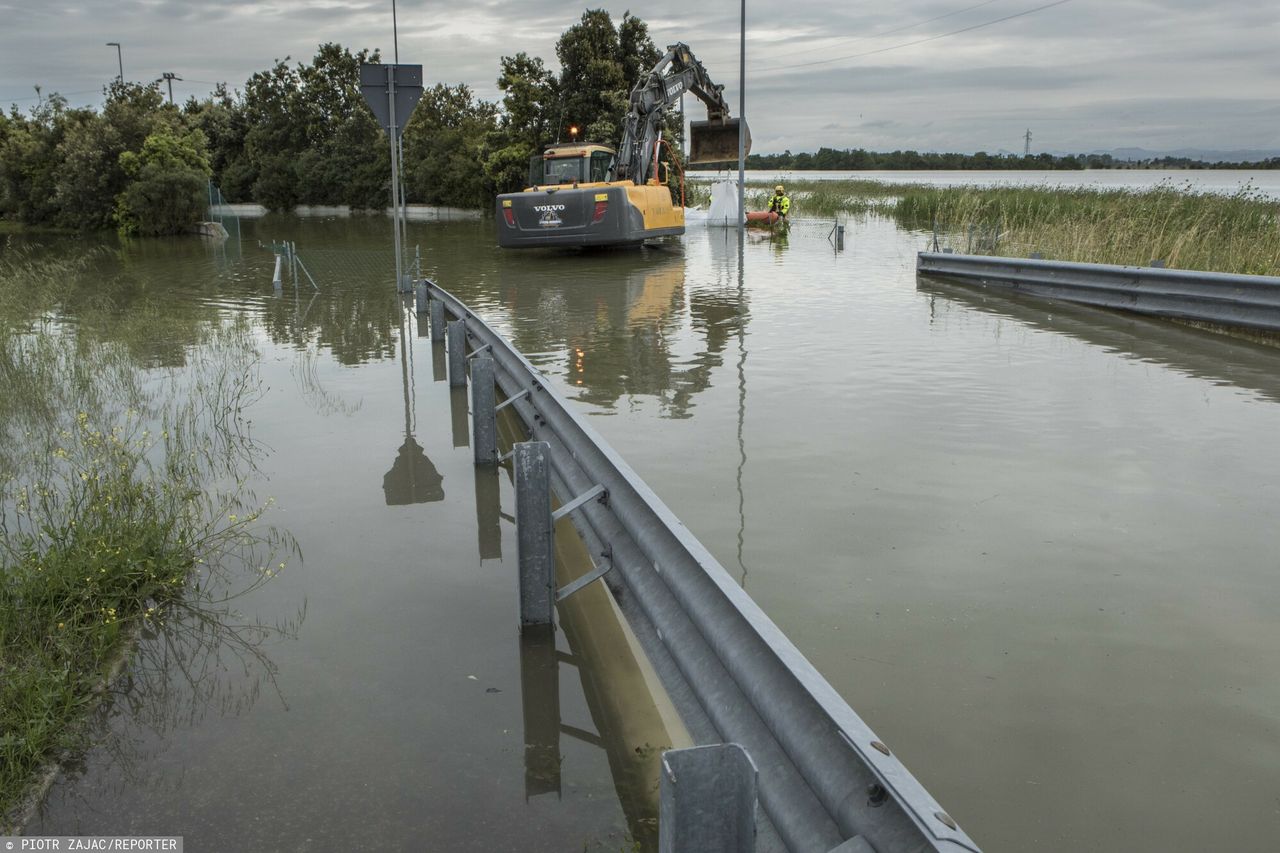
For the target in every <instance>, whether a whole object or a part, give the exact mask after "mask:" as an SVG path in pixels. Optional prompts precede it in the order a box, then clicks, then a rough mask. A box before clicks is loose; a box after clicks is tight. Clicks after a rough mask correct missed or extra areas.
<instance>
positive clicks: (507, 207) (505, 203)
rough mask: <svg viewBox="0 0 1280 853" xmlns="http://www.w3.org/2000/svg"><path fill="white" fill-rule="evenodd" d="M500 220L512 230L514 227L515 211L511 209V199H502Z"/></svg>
mask: <svg viewBox="0 0 1280 853" xmlns="http://www.w3.org/2000/svg"><path fill="white" fill-rule="evenodd" d="M502 218H503V219H505V220H507V225H509V226H511V227H512V228H515V227H516V214H515V211H514V210H512V209H511V199H509V198H504V199H503V200H502Z"/></svg>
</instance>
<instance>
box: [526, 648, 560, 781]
mask: <svg viewBox="0 0 1280 853" xmlns="http://www.w3.org/2000/svg"><path fill="white" fill-rule="evenodd" d="M520 703H521V711H522V715H523V718H524V796H525V799H526V800H528V799H529V798H530V797H538V796H541V795H543V794H555V795H556V796H557V797H559V796H560V659H559V655H558V653H557V652H556V633H555V628H554V627H553V626H551V625H532V626H527V627H526V628H525V629H524V630H523V631H522V632H521V633H520Z"/></svg>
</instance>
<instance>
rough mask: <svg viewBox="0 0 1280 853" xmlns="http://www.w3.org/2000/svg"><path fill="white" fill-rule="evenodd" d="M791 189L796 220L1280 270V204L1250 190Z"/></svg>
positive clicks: (1064, 254)
mask: <svg viewBox="0 0 1280 853" xmlns="http://www.w3.org/2000/svg"><path fill="white" fill-rule="evenodd" d="M770 189H771V186H770V185H768V184H765V183H763V182H751V183H749V184H748V187H747V209H748V210H763V209H765V208H766V207H767V206H768V199H769V194H770ZM787 192H788V194H789V195H790V196H791V200H792V207H791V214H792V218H793V219H803V218H808V217H814V218H822V219H830V218H835V217H839V216H842V215H854V214H862V213H868V212H880V213H884V214H886V215H889V216H892V217H894V218H895V219H897V220H898V222H900V223H901V224H902V225H904V226H906V227H908V228H913V229H919V230H923V231H933V230H935V229H936V231H937V233H938V236H939V242H940V243H942V244H944V245H950V246H952V247H954V248H958V249H959V250H961V251H979V252H990V253H994V254H1001V255H1010V256H1026V255H1029V254H1032V253H1035V252H1038V253H1040V254H1042V255H1043V256H1044V257H1046V258H1051V259H1056V260H1065V261H1084V262H1090V263H1111V264H1134V265H1136V264H1147V263H1150V262H1151V261H1152V260H1161V261H1164V262H1165V264H1166V265H1168V266H1170V267H1179V268H1183V269H1200V270H1215V271H1219V272H1235V273H1251V274H1261V275H1278V274H1280V202H1278V201H1275V200H1273V199H1270V198H1268V197H1266V196H1265V195H1263V194H1262V193H1261V192H1259V191H1258V190H1256V189H1254V188H1252V187H1249V186H1246V187H1244V188H1242V189H1240V190H1238V191H1237V192H1235V193H1234V194H1232V195H1219V194H1216V193H1209V192H1202V191H1196V190H1195V189H1194V188H1193V187H1191V186H1190V185H1187V186H1183V187H1179V186H1175V185H1173V184H1168V183H1166V184H1162V185H1160V186H1157V187H1155V188H1153V189H1149V190H1123V189H1120V190H1106V189H1091V188H1068V187H1055V186H1026V187H1008V186H1001V187H972V186H960V187H933V186H923V185H917V184H887V183H877V182H874V181H792V182H790V183H789V184H787Z"/></svg>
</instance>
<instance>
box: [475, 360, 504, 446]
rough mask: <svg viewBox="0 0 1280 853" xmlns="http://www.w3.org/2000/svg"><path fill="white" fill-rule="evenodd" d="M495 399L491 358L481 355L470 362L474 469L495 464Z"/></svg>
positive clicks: (496, 440)
mask: <svg viewBox="0 0 1280 853" xmlns="http://www.w3.org/2000/svg"><path fill="white" fill-rule="evenodd" d="M494 397H495V393H494V379H493V358H492V357H491V356H490V355H489V354H488V353H484V354H482V355H478V356H476V357H475V358H473V359H472V360H471V447H472V450H473V451H474V454H475V462H476V464H477V465H492V464H493V463H495V462H497V461H498V421H497V412H496V410H495V408H494V403H495V400H494Z"/></svg>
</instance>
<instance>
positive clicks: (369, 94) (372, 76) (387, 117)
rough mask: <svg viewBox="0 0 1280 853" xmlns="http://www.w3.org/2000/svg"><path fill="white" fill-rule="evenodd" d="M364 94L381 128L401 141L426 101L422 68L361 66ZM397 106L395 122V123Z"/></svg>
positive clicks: (413, 66) (419, 66) (380, 65)
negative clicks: (408, 123)
mask: <svg viewBox="0 0 1280 853" xmlns="http://www.w3.org/2000/svg"><path fill="white" fill-rule="evenodd" d="M360 94H361V95H363V96H364V101H365V103H366V104H368V105H369V109H371V110H373V114H374V116H375V117H376V118H377V119H378V124H380V125H382V129H383V130H385V131H386V132H387V133H388V134H392V132H393V130H394V136H396V137H397V138H398V137H399V136H400V135H401V134H402V133H404V125H405V122H407V121H408V120H409V116H410V115H412V114H413V108H414V107H415V106H417V104H418V100H419V99H420V98H421V97H422V66H421V65H391V64H386V65H383V64H368V65H361V66H360ZM392 105H394V110H395V116H394V118H395V121H394V122H392V109H393V106H392Z"/></svg>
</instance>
